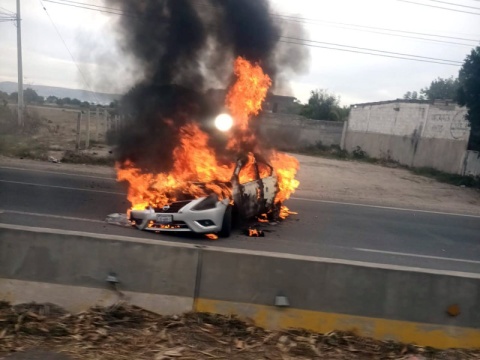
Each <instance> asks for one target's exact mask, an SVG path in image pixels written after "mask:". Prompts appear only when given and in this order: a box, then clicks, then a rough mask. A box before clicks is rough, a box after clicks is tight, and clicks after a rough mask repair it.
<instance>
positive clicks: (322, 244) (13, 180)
mask: <svg viewBox="0 0 480 360" xmlns="http://www.w3.org/2000/svg"><path fill="white" fill-rule="evenodd" d="M58 169H59V170H58V171H57V172H55V171H42V170H33V169H20V168H12V167H2V166H0V223H7V224H17V225H26V226H38V227H46V228H56V229H65V230H76V231H86V232H94V233H102V234H116V235H124V236H130V237H138V238H149V239H156V240H158V241H162V240H167V241H177V242H187V243H193V244H197V245H205V246H208V245H215V246H219V247H227V248H240V249H250V250H261V251H270V252H280V253H290V254H299V255H309V256H320V257H327V258H336V259H346V260H357V261H366V262H373V263H382V264H393V265H404V266H413V267H421V268H430V269H438V270H452V271H463V272H474V273H480V217H475V216H468V215H455V214H442V213H435V212H424V211H418V210H408V209H395V208H387V207H375V206H370V205H361V204H344V203H336V202H329V201H323V200H321V199H314V198H302V192H301V191H299V192H297V193H296V194H295V197H294V198H292V199H290V200H289V201H288V203H287V205H288V206H289V207H290V209H291V210H293V211H296V212H298V215H292V216H290V217H289V218H288V219H287V220H286V221H284V222H282V223H280V224H278V225H269V224H265V225H263V224H262V225H261V226H262V228H263V229H264V230H265V231H266V236H265V237H264V238H249V237H247V236H245V235H243V234H242V232H241V229H238V230H237V231H236V232H235V234H234V235H233V236H232V237H230V238H228V239H220V240H216V241H211V240H208V239H205V238H204V237H202V236H195V235H188V236H185V235H182V236H176V235H163V234H155V233H147V232H140V231H138V230H136V229H133V228H124V227H119V226H114V225H109V224H106V223H105V222H104V219H105V217H106V215H108V214H110V213H116V212H124V211H125V210H126V209H127V208H128V202H127V201H126V196H125V193H126V187H125V186H124V185H122V184H119V183H116V182H115V180H114V179H112V178H109V177H102V176H96V175H92V176H89V175H85V174H81V173H72V172H69V173H63V172H61V171H62V169H61V167H60V166H59V168H58Z"/></svg>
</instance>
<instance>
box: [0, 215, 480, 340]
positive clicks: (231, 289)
mask: <svg viewBox="0 0 480 360" xmlns="http://www.w3.org/2000/svg"><path fill="white" fill-rule="evenodd" d="M111 271H114V272H115V273H116V274H117V276H118V278H119V280H120V281H121V282H120V284H119V287H118V289H119V290H120V291H121V292H122V295H120V294H119V293H117V292H115V291H113V290H112V289H109V288H108V284H107V283H106V282H105V278H106V276H107V275H108V274H109V273H110V272H111ZM277 295H283V296H286V297H287V298H288V300H289V302H290V306H289V307H288V308H278V307H275V306H274V301H275V297H276V296H277ZM119 297H121V298H123V299H124V300H127V301H130V302H132V303H134V304H137V305H140V306H143V307H145V308H147V309H149V310H152V311H156V312H159V313H174V312H178V313H180V312H184V311H191V310H194V311H205V312H214V313H220V314H236V315H239V316H241V317H244V318H247V317H248V318H250V319H252V320H254V321H255V322H256V323H257V324H258V325H260V326H264V327H266V328H270V329H276V328H277V329H278V328H290V327H295V328H306V329H310V330H313V331H319V332H328V331H331V330H334V329H338V330H354V331H356V332H357V333H359V334H361V335H367V336H372V337H375V338H378V339H393V340H399V341H404V342H415V343H418V344H423V345H431V346H436V347H441V348H446V347H480V311H479V310H480V275H478V274H467V273H455V272H441V271H432V270H422V269H414V268H407V267H399V266H387V265H378V264H369V263H360V262H352V261H341V260H333V259H323V258H313V257H304V256H294V255H288V254H276V253H264V252H253V251H242V250H232V249H222V248H215V247H202V248H201V247H195V246H192V245H182V244H173V243H164V242H155V241H150V240H139V239H133V238H126V237H119V236H111V237H109V236H103V235H94V234H84V233H83V234H82V233H77V232H67V231H57V230H49V229H38V228H21V227H18V226H14V225H4V224H0V300H8V301H11V302H14V303H18V302H25V301H36V302H45V301H49V302H54V303H57V304H59V305H62V306H64V307H66V308H68V309H73V310H80V309H82V307H83V308H85V307H87V306H90V305H95V304H100V305H107V304H109V303H113V302H114V301H115V300H118V298H119ZM454 304H455V305H458V307H459V309H460V314H459V315H458V316H455V317H451V316H449V315H447V308H448V307H449V306H450V305H454Z"/></svg>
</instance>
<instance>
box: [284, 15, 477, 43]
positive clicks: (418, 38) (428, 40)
mask: <svg viewBox="0 0 480 360" xmlns="http://www.w3.org/2000/svg"><path fill="white" fill-rule="evenodd" d="M282 20H283V19H282ZM286 21H293V22H296V21H295V20H290V19H288V20H286ZM304 24H310V23H304ZM314 25H320V24H314ZM329 26H332V27H336V28H339V29H346V30H355V31H363V32H368V33H373V34H380V35H387V36H395V37H400V38H406V39H414V40H421V41H427V42H433V43H440V44H449V45H458V46H468V47H472V46H474V44H464V43H459V42H453V41H445V40H437V39H428V38H424V37H420V36H410V35H402V34H392V33H388V32H385V31H375V30H368V29H361V28H360V29H356V28H350V27H345V26H341V25H329ZM347 26H355V25H347ZM386 31H394V30H388V29H386ZM432 36H433V35H432ZM464 41H471V42H475V44H476V43H477V41H476V40H475V41H474V40H467V39H465V40H464ZM478 42H480V41H478Z"/></svg>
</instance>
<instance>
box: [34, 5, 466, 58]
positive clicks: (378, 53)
mask: <svg viewBox="0 0 480 360" xmlns="http://www.w3.org/2000/svg"><path fill="white" fill-rule="evenodd" d="M40 1H41V0H40ZM43 1H45V2H50V3H55V4H60V5H65V6H72V7H77V8H84V9H88V10H92V11H99V12H107V13H114V14H115V15H120V16H135V15H133V14H128V13H124V12H123V10H121V9H115V8H106V7H103V6H100V5H94V6H95V7H96V8H98V9H96V8H92V7H90V6H91V4H85V3H80V2H76V1H72V0H63V1H62V0H57V1H55V0H43ZM83 5H85V6H83ZM207 6H208V5H207ZM209 7H212V6H209ZM103 8H105V9H108V11H107V10H102V9H103ZM110 10H114V11H115V12H110ZM299 19H302V18H299ZM438 36H440V35H438ZM280 38H281V39H287V40H290V41H286V40H280V41H281V42H283V43H287V44H293V45H303V46H308V47H313V48H324V49H331V50H338V51H347V52H352V53H359V54H367V55H373V56H382V57H389V58H396V59H403V60H412V61H421V62H431V63H434V64H444V65H453V66H460V65H461V64H462V62H460V61H455V60H446V59H440V58H433V57H426V56H420V55H412V54H403V53H395V52H390V51H384V50H376V49H368V48H360V47H355V46H349V45H343V44H336V43H327V42H321V41H315V40H307V39H300V38H289V37H280ZM291 40H295V41H291ZM471 41H473V40H471ZM310 43H315V44H323V45H322V46H320V45H312V44H310ZM325 45H328V46H325ZM463 45H465V44H463ZM332 46H335V47H332ZM338 47H341V48H342V49H339V48H338Z"/></svg>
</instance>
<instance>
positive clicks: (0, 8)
mask: <svg viewBox="0 0 480 360" xmlns="http://www.w3.org/2000/svg"><path fill="white" fill-rule="evenodd" d="M0 10H3V11H4V12H5V13H9V14H10V15H15V16H16V15H17V13H16V12H14V11H11V10H8V9H6V8H4V7H2V6H0Z"/></svg>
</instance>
